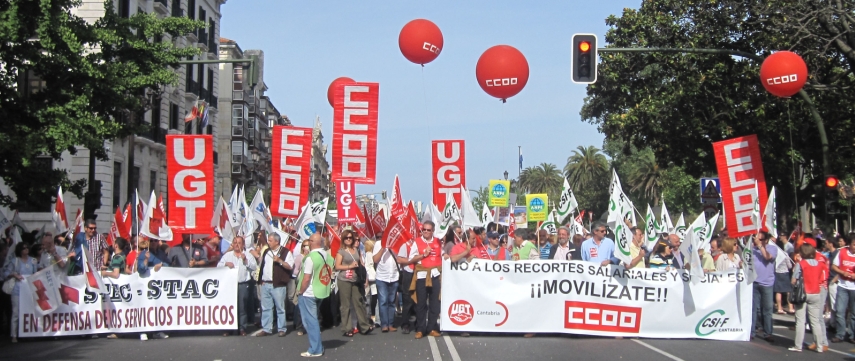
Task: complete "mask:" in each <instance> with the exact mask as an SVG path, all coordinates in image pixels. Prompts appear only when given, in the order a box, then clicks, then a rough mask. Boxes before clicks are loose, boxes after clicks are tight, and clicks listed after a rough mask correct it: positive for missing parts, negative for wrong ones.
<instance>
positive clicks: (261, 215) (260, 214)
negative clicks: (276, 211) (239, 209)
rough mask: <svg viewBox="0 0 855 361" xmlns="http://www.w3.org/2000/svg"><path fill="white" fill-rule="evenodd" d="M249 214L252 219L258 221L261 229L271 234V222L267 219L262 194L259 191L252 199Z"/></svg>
mask: <svg viewBox="0 0 855 361" xmlns="http://www.w3.org/2000/svg"><path fill="white" fill-rule="evenodd" d="M249 212H250V215H251V216H252V218H253V219H255V220H256V221H258V224H260V225H261V228H262V229H264V231H265V232H267V233H273V226H272V225H271V224H270V223H271V222H272V221H273V220H272V219H269V218H267V215H268V212H267V205H265V204H264V194H262V193H261V189H259V190H257V191H256V192H255V197H252V204H250V205H249Z"/></svg>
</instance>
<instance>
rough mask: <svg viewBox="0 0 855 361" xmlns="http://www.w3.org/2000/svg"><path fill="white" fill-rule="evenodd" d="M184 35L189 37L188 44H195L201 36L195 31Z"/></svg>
mask: <svg viewBox="0 0 855 361" xmlns="http://www.w3.org/2000/svg"><path fill="white" fill-rule="evenodd" d="M184 37H185V38H187V43H188V44H195V43H196V42H197V41H199V38H198V37H196V32H195V31H194V32H189V33H187V34H186V35H184Z"/></svg>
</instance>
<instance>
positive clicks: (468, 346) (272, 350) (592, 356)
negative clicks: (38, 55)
mask: <svg viewBox="0 0 855 361" xmlns="http://www.w3.org/2000/svg"><path fill="white" fill-rule="evenodd" d="M791 325H792V317H786V316H785V317H779V316H776V326H775V333H776V334H777V335H778V336H776V339H775V342H774V343H768V342H766V341H762V340H754V341H751V342H728V341H710V340H670V339H669V340H663V339H613V338H602V337H580V336H568V335H537V336H536V337H534V338H523V337H522V335H496V334H494V335H486V334H485V335H473V336H471V337H460V336H459V335H444V336H442V337H437V338H433V337H425V338H423V339H421V340H416V339H414V338H413V334H410V335H403V334H401V333H400V331H399V332H397V333H386V334H384V333H379V332H377V333H373V334H371V335H368V336H362V335H356V336H354V337H353V338H347V337H343V336H342V335H341V333H340V332H339V331H338V329H329V330H326V331H324V332H323V335H322V337H323V342H324V347H325V348H326V353H325V355H324V356H323V357H320V358H318V359H320V360H378V361H402V360H425V361H440V360H446V361H469V360H513V359H523V358H527V359H532V360H568V359H574V360H621V359H628V360H632V361H647V360H687V361H688V360H691V361H713V360H729V361H732V360H783V359H786V360H788V361H789V360H792V361H797V360H817V359H823V360H855V345H853V344H850V343H838V344H832V345H831V347H832V349H833V350H834V352H828V353H826V354H817V353H815V352H812V351H809V350H807V349H805V351H804V352H802V353H794V352H790V351H787V348H788V347H790V346H792V345H793V341H792V338H793V337H795V332H794V331H790V330H789V329H788V328H787V327H788V326H791ZM807 339H808V340H810V339H811V336H810V334H808V337H807ZM307 347H308V340H307V338H306V336H297V334H296V333H289V334H288V336H286V337H284V338H280V337H276V336H268V337H240V336H230V337H223V336H222V335H221V334H220V333H219V332H208V331H206V332H190V333H172V334H171V337H170V338H169V339H166V340H149V341H145V342H143V341H140V340H139V338H137V337H130V336H129V337H128V338H124V339H118V340H109V339H106V338H103V337H101V338H99V339H91V338H86V339H84V338H81V337H72V338H61V339H57V340H52V339H30V340H22V341H21V342H20V343H18V344H11V343H9V340H8V339H7V338H4V339H3V340H2V341H0V349H2V352H0V360H26V359H35V360H90V359H110V360H121V361H129V360H158V361H164V360H207V361H212V360H241V361H245V360H248V359H252V360H260V359H261V360H263V359H289V360H290V359H295V358H299V354H300V352H302V351H305V350H306V349H307Z"/></svg>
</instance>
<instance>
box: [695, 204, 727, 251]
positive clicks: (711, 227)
mask: <svg viewBox="0 0 855 361" xmlns="http://www.w3.org/2000/svg"><path fill="white" fill-rule="evenodd" d="M718 218H719V213H716V214H715V215H714V216H712V218H710V219H708V220H707V221H706V225H705V226H704V228H703V229H702V230H700V231H697V232H696V233H695V234H696V236H697V237H698V239H700V242H701V245H700V247H701V248H702V249H703V250H704V252H707V253H709V252H710V242H711V241H712V236H713V232H714V231H715V225H716V223H718ZM719 245H721V244H719Z"/></svg>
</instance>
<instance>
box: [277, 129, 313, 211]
mask: <svg viewBox="0 0 855 361" xmlns="http://www.w3.org/2000/svg"><path fill="white" fill-rule="evenodd" d="M272 152H273V156H272V157H271V158H272V159H271V167H272V168H273V169H272V177H271V185H272V187H271V188H272V189H271V192H270V211H271V213H272V215H273V216H276V217H291V218H296V217H298V216H300V207H302V206H303V205H304V204H306V203H307V202H308V201H309V188H310V187H311V185H309V172H311V170H312V168H311V165H310V164H311V162H312V128H303V127H291V126H287V127H286V126H283V125H274V126H273V149H272Z"/></svg>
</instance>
